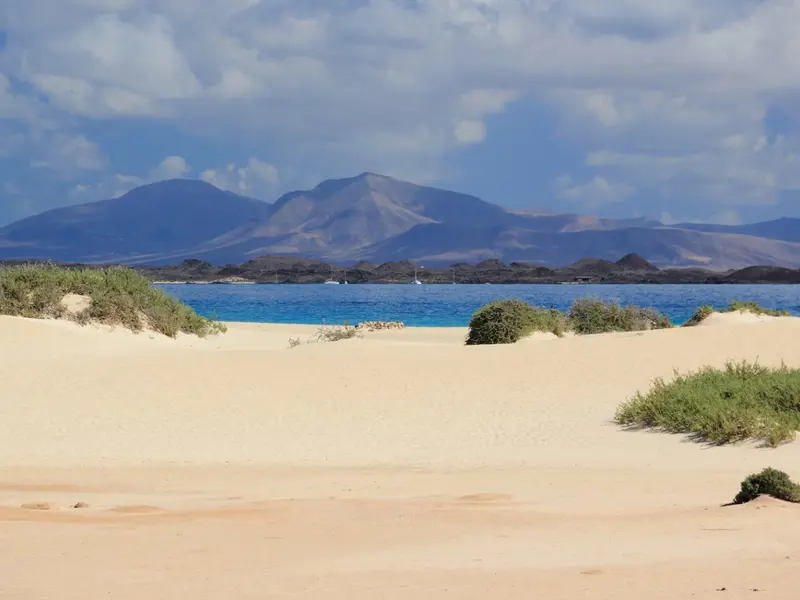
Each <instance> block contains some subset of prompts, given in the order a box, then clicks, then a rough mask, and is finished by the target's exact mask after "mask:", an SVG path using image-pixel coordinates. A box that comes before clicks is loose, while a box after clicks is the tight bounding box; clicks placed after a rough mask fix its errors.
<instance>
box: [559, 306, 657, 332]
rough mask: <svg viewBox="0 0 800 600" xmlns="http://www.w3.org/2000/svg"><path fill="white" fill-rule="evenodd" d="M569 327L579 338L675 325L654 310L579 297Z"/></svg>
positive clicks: (571, 312) (572, 310) (571, 313)
mask: <svg viewBox="0 0 800 600" xmlns="http://www.w3.org/2000/svg"><path fill="white" fill-rule="evenodd" d="M567 319H568V322H569V326H570V328H571V329H572V331H574V332H575V333H577V334H579V335H586V334H594V333H609V332H612V331H645V330H649V329H668V328H670V327H672V322H671V321H670V320H669V318H668V317H667V316H666V315H663V314H661V313H660V312H658V311H656V310H653V309H652V308H641V307H638V306H624V307H623V306H621V305H620V304H618V303H616V302H603V301H602V300H596V299H592V298H579V299H577V300H575V302H573V304H572V307H571V308H570V309H569V313H568V314H567Z"/></svg>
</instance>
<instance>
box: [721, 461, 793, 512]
mask: <svg viewBox="0 0 800 600" xmlns="http://www.w3.org/2000/svg"><path fill="white" fill-rule="evenodd" d="M762 495H767V496H772V497H773V498H777V499H778V500H785V501H786V502H798V503H800V485H798V484H797V483H795V482H794V481H792V480H791V478H790V477H789V476H788V475H787V474H786V473H784V472H783V471H778V470H777V469H772V468H766V469H764V470H763V471H761V472H760V473H754V474H752V475H749V476H748V477H746V478H745V480H744V481H742V487H741V489H740V490H739V493H738V494H736V497H735V498H734V499H733V503H734V504H744V503H746V502H750V501H751V500H755V499H756V498H758V497H759V496H762Z"/></svg>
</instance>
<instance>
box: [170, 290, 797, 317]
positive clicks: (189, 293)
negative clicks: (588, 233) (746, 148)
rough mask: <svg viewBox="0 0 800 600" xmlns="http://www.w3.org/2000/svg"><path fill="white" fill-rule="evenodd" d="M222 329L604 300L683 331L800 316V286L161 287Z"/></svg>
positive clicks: (564, 305) (448, 314) (562, 307)
mask: <svg viewBox="0 0 800 600" xmlns="http://www.w3.org/2000/svg"><path fill="white" fill-rule="evenodd" d="M157 287H159V288H161V289H163V290H164V291H165V292H166V293H168V294H170V295H171V296H174V297H176V298H178V299H180V300H182V301H183V302H185V303H187V304H188V305H190V306H191V307H193V308H194V309H195V310H196V311H197V312H198V313H199V314H201V315H204V316H206V317H214V318H216V319H219V320H221V321H245V322H255V323H294V324H309V325H317V324H320V323H322V322H323V321H325V322H326V323H328V324H341V323H343V322H344V321H347V322H349V323H350V324H355V323H358V322H359V321H402V322H404V323H405V324H406V326H409V327H422V326H428V327H463V326H466V325H467V324H468V323H469V319H470V316H471V315H472V313H473V312H474V311H475V310H476V309H477V308H478V307H480V306H481V305H483V304H486V303H487V302H491V301H493V300H500V299H504V298H519V299H522V300H526V301H528V302H530V303H532V304H535V305H537V306H545V307H555V308H557V309H560V310H567V309H568V308H569V306H570V305H571V304H572V302H573V300H575V299H576V298H582V297H593V298H600V299H602V300H607V301H617V302H621V303H622V304H636V305H638V306H644V307H651V308H654V309H656V310H658V311H661V312H663V313H665V314H667V315H668V316H669V317H670V319H671V320H672V321H673V322H674V323H675V324H676V325H678V324H681V323H683V322H685V321H686V320H687V319H689V317H690V316H691V315H692V313H693V312H694V310H695V309H696V308H697V307H698V306H700V305H701V304H709V305H711V306H714V307H716V308H723V307H725V306H727V305H728V304H729V303H730V302H731V300H752V301H754V302H757V303H758V304H760V305H762V306H765V307H767V308H778V309H784V310H789V311H790V312H792V313H793V314H798V315H800V286H798V285H324V284H319V285H307V284H306V285H291V284H282V285H271V284H266V285H158V286H157Z"/></svg>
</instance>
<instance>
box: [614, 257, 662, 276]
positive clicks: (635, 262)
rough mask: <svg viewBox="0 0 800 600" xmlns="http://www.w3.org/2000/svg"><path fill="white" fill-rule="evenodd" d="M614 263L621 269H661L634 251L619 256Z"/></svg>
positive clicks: (655, 270) (653, 270)
mask: <svg viewBox="0 0 800 600" xmlns="http://www.w3.org/2000/svg"><path fill="white" fill-rule="evenodd" d="M616 264H617V265H618V266H620V267H622V268H623V269H628V270H630V271H650V272H653V273H655V272H657V271H660V270H661V269H659V268H658V267H656V266H655V265H654V264H652V263H649V262H647V261H646V260H645V259H643V258H642V257H641V256H639V255H638V254H634V253H631V254H626V255H625V256H623V257H622V258H620V259H619V260H618V261H617V262H616Z"/></svg>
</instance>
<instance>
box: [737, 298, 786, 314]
mask: <svg viewBox="0 0 800 600" xmlns="http://www.w3.org/2000/svg"><path fill="white" fill-rule="evenodd" d="M737 311H738V312H750V313H753V314H755V315H767V316H769V317H788V316H789V311H788V310H775V309H772V308H765V307H763V306H761V305H759V304H756V303H755V302H750V301H748V300H733V301H732V302H731V303H730V305H729V306H728V308H727V309H726V310H725V311H723V312H737Z"/></svg>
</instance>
